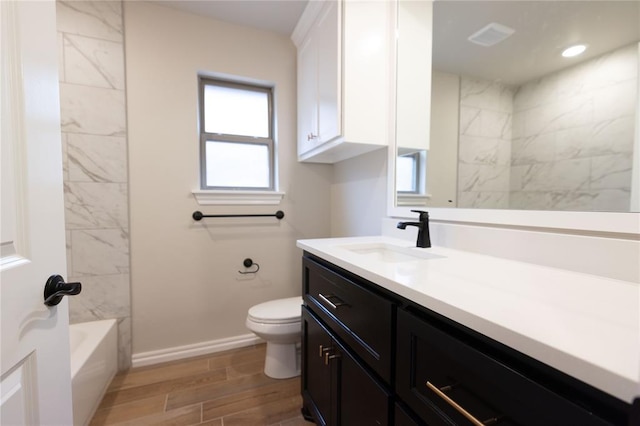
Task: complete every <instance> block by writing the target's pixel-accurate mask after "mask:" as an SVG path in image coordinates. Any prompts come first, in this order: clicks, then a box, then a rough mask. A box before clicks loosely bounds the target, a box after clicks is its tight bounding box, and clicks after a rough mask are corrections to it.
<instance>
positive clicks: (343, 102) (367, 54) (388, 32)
mask: <svg viewBox="0 0 640 426" xmlns="http://www.w3.org/2000/svg"><path fill="white" fill-rule="evenodd" d="M391 3H392V2H376V1H346V0H343V1H331V0H327V1H312V2H309V5H308V6H307V8H306V9H305V11H304V13H303V15H302V17H301V18H300V21H299V22H298V25H297V26H296V29H295V30H294V32H293V34H292V36H291V38H292V40H293V42H294V43H295V44H296V47H297V48H298V160H299V161H306V162H314V163H336V162H338V161H342V160H345V159H347V158H351V157H355V156H357V155H360V154H364V153H366V152H369V151H373V150H375V149H379V148H383V147H386V146H387V145H388V136H389V106H390V96H389V90H390V72H391V67H392V66H393V63H394V61H393V60H392V59H393V58H392V49H391V42H392V29H393V28H394V26H393V22H392V6H391Z"/></svg>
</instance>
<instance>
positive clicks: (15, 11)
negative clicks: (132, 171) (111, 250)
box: [0, 0, 73, 426]
mask: <svg viewBox="0 0 640 426" xmlns="http://www.w3.org/2000/svg"><path fill="white" fill-rule="evenodd" d="M0 41H1V43H2V50H1V52H2V68H1V70H0V72H1V74H0V80H1V86H0V89H1V90H0V95H1V97H2V108H1V115H0V130H1V138H2V140H1V148H2V150H1V152H0V157H1V161H2V167H1V173H2V183H1V185H2V186H1V191H2V192H1V204H0V213H1V217H0V219H1V225H0V237H1V238H0V242H1V245H0V309H1V310H0V327H1V330H0V331H1V334H0V339H1V341H0V347H1V348H0V356H1V358H0V364H1V371H0V374H1V375H0V381H1V382H0V392H1V400H0V401H1V403H0V424H1V425H2V426H10V425H11V426H13V425H16V426H18V425H19V426H23V425H57V426H66V425H72V424H73V421H72V420H73V419H72V417H73V414H72V410H71V377H70V365H69V329H68V325H69V313H68V305H67V303H68V302H67V300H66V299H67V298H66V297H65V298H64V299H63V301H62V303H60V304H58V305H57V306H53V307H48V306H45V305H44V285H45V282H46V281H47V279H48V277H49V276H50V275H56V274H64V273H65V269H66V259H65V233H64V204H63V191H62V150H61V141H60V138H61V135H60V100H59V92H58V90H59V89H58V65H57V53H56V52H57V37H56V11H55V2H54V1H53V0H46V1H45V0H42V1H20V0H17V1H7V0H2V1H0Z"/></svg>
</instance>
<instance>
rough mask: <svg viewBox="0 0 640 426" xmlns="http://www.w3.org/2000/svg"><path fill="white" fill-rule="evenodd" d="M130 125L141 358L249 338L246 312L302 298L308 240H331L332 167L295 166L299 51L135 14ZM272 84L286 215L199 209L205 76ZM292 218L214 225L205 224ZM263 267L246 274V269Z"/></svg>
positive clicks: (215, 26) (278, 40) (172, 14)
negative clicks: (198, 215) (300, 245)
mask: <svg viewBox="0 0 640 426" xmlns="http://www.w3.org/2000/svg"><path fill="white" fill-rule="evenodd" d="M124 16H125V33H126V37H125V46H126V58H127V66H126V74H127V88H128V92H127V98H128V99H127V109H128V120H129V161H130V194H131V203H130V215H131V218H130V222H131V272H132V308H133V352H134V355H135V354H140V353H144V352H149V351H155V350H161V349H171V348H176V347H179V346H183V345H190V344H202V343H203V342H216V341H219V340H220V339H226V338H233V337H235V336H239V335H244V334H247V333H249V332H248V330H247V329H246V328H245V325H244V321H245V318H246V314H247V309H248V308H249V307H250V306H252V305H254V304H256V303H258V302H262V301H266V300H269V299H273V298H280V297H287V296H293V295H299V294H300V291H301V284H300V278H301V261H300V258H301V254H302V253H301V251H300V250H299V249H297V248H296V247H295V241H296V240H297V239H299V238H317V237H327V236H329V234H330V191H331V178H332V174H331V173H332V167H331V166H327V165H315V164H301V163H298V162H297V161H296V143H295V134H296V121H295V120H296V113H295V111H296V92H295V87H296V59H295V58H296V52H295V47H294V45H293V43H292V42H291V41H290V40H289V38H287V37H285V36H279V35H276V34H273V33H268V32H263V31H258V30H253V29H249V28H245V27H239V26H235V25H231V24H227V23H223V22H220V21H215V20H211V19H207V18H202V17H198V16H195V15H190V14H186V13H183V12H179V11H175V10H172V9H169V8H166V7H163V6H158V5H153V4H148V3H143V2H126V3H125V13H124ZM198 72H215V73H225V74H231V75H237V76H242V77H248V78H253V79H258V80H262V81H268V82H273V83H274V84H275V94H276V102H277V104H276V110H277V114H278V121H277V127H278V134H277V144H278V162H279V166H280V167H279V177H280V190H282V191H285V192H286V195H285V198H284V200H283V201H282V203H281V204H280V205H279V206H264V207H243V206H230V207H213V206H209V207H207V206H199V205H198V204H197V202H196V201H195V200H194V198H193V196H192V194H191V191H192V190H193V189H197V188H198V182H199V171H198V133H197V105H198V102H197V74H198ZM278 209H281V210H283V211H284V212H285V214H286V216H285V218H284V219H283V220H282V221H280V222H278V221H277V220H276V219H273V218H265V219H205V220H203V221H202V222H194V221H193V220H192V219H191V214H192V212H193V211H195V210H202V211H203V212H205V213H210V214H216V213H273V212H275V210H278ZM246 257H250V258H252V259H253V260H254V261H255V262H257V263H259V264H260V272H259V273H258V274H257V275H255V276H243V275H240V274H238V272H237V271H238V270H239V269H242V261H243V259H244V258H246Z"/></svg>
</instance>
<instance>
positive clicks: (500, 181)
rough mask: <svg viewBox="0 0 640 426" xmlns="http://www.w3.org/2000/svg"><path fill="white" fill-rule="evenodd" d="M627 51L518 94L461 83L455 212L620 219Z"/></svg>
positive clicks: (633, 77)
mask: <svg viewBox="0 0 640 426" xmlns="http://www.w3.org/2000/svg"><path fill="white" fill-rule="evenodd" d="M637 81H638V54H637V45H635V44H633V45H631V46H627V47H624V48H621V49H617V50H615V51H613V52H610V53H607V54H605V55H602V56H600V57H598V58H595V59H592V60H589V61H586V62H584V63H582V64H579V65H576V66H574V67H571V68H567V69H565V70H562V71H560V72H557V73H553V74H550V75H548V76H545V77H543V78H540V79H538V80H535V81H532V82H529V83H526V84H524V85H522V86H520V87H516V88H510V87H508V86H506V85H504V84H501V83H495V82H490V81H485V80H474V79H471V78H467V77H462V78H461V87H460V128H459V132H460V133H459V138H460V139H459V175H458V199H459V203H458V207H478V208H512V209H524V210H527V209H528V210H577V211H629V207H630V206H629V202H630V194H631V173H632V161H633V143H634V129H635V109H636V102H637V93H638V92H637Z"/></svg>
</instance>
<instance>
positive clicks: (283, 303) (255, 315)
mask: <svg viewBox="0 0 640 426" xmlns="http://www.w3.org/2000/svg"><path fill="white" fill-rule="evenodd" d="M301 305H302V297H299V296H298V297H289V298H287V299H278V300H270V301H269V302H264V303H260V304H258V305H255V306H253V307H251V308H250V309H249V315H248V317H249V318H248V319H249V320H250V321H254V322H257V323H263V324H291V323H296V322H300V318H301V316H302V313H301V312H302V311H301V308H300V307H301Z"/></svg>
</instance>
